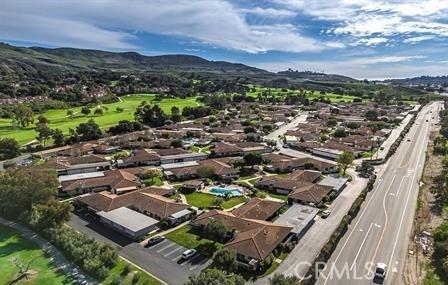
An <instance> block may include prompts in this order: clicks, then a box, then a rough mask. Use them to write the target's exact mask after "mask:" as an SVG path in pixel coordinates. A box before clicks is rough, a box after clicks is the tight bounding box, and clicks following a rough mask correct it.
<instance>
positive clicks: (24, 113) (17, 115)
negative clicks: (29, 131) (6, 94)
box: [13, 104, 34, 127]
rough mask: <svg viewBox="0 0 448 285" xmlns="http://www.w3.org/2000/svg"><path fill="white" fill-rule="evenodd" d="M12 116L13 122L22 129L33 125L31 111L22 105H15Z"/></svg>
mask: <svg viewBox="0 0 448 285" xmlns="http://www.w3.org/2000/svg"><path fill="white" fill-rule="evenodd" d="M13 115H14V117H13V118H14V120H16V121H17V122H18V123H19V125H20V126H22V127H27V126H28V125H29V124H32V123H34V113H33V110H31V108H30V107H28V106H26V105H24V104H18V105H16V107H15V109H14V111H13Z"/></svg>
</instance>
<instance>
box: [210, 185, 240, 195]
mask: <svg viewBox="0 0 448 285" xmlns="http://www.w3.org/2000/svg"><path fill="white" fill-rule="evenodd" d="M209 193H210V194H213V195H216V196H243V191H241V190H240V189H238V188H222V187H213V188H210V191H209Z"/></svg>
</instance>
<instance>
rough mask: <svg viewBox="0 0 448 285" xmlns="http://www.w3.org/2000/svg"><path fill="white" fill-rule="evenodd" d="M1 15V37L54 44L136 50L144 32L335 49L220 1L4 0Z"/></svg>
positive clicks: (226, 44) (229, 43)
mask: <svg viewBox="0 0 448 285" xmlns="http://www.w3.org/2000/svg"><path fill="white" fill-rule="evenodd" d="M246 13H247V11H246ZM253 13H254V14H264V15H265V16H272V17H273V16H275V15H276V16H277V17H286V16H290V15H293V14H295V12H289V11H286V10H276V9H270V8H268V9H263V8H255V9H254V10H253ZM0 18H1V19H2V20H1V21H0V38H2V39H5V40H15V41H18V40H28V41H30V40H32V41H33V42H36V43H41V44H47V45H58V46H59V45H70V46H75V47H94V48H108V49H135V48H137V47H136V46H135V45H136V44H135V43H134V44H131V42H132V39H135V38H136V37H138V36H139V33H141V32H145V33H153V34H160V35H169V36H181V37H188V38H191V39H193V40H196V41H199V42H203V43H207V44H210V45H214V46H218V47H221V48H226V49H233V50H239V51H245V52H248V53H264V52H267V51H287V52H304V51H306V52H315V51H320V50H323V49H328V48H334V46H332V45H331V44H329V45H327V44H326V43H325V42H321V41H319V40H316V39H313V38H311V37H307V36H303V35H302V34H301V31H300V30H299V29H298V28H297V27H296V26H295V25H292V24H285V23H275V22H274V23H272V24H262V25H260V24H259V23H257V24H250V23H248V22H247V21H246V19H245V13H243V12H241V11H240V10H239V8H238V7H235V6H234V5H233V4H232V3H230V2H226V1H222V0H198V1H189V0H175V1H164V0H152V1H146V0H132V1H114V0H95V1H82V0H73V1H52V0H34V1H6V2H5V3H2V9H1V10H0ZM149 44H150V43H149Z"/></svg>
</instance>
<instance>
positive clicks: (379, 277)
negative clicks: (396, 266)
mask: <svg viewBox="0 0 448 285" xmlns="http://www.w3.org/2000/svg"><path fill="white" fill-rule="evenodd" d="M386 272H387V265H386V264H384V263H381V262H379V263H377V264H376V268H375V276H374V278H373V280H374V281H375V282H379V283H382V282H383V281H384V278H386Z"/></svg>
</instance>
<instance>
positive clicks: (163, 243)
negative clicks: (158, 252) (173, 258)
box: [149, 240, 169, 249]
mask: <svg viewBox="0 0 448 285" xmlns="http://www.w3.org/2000/svg"><path fill="white" fill-rule="evenodd" d="M167 242H168V243H169V241H168V240H162V241H161V242H159V243H158V244H156V245H153V246H150V247H149V248H152V249H156V248H160V247H161V246H162V245H166V243H167Z"/></svg>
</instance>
